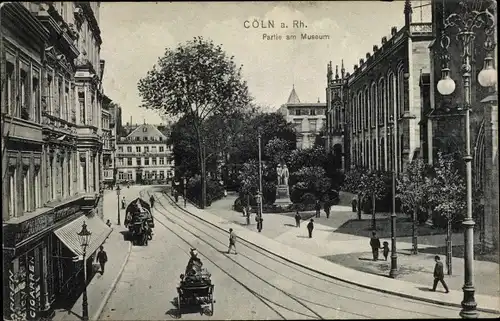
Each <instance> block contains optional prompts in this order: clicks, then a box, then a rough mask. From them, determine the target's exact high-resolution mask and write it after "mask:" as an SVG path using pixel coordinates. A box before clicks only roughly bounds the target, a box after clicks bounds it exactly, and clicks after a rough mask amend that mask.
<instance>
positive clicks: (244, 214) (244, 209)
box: [241, 206, 247, 216]
mask: <svg viewBox="0 0 500 321" xmlns="http://www.w3.org/2000/svg"><path fill="white" fill-rule="evenodd" d="M241 213H242V214H243V216H247V207H246V206H243V207H242V208H241Z"/></svg>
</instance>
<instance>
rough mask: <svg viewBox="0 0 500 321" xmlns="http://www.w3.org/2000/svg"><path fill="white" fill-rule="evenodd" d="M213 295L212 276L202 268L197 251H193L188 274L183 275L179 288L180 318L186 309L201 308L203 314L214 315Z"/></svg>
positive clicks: (178, 305) (178, 304)
mask: <svg viewBox="0 0 500 321" xmlns="http://www.w3.org/2000/svg"><path fill="white" fill-rule="evenodd" d="M213 293H214V285H213V284H212V280H211V274H210V273H209V272H208V271H207V270H206V269H204V268H202V263H201V260H200V259H199V258H198V257H197V253H196V250H194V249H191V259H190V260H189V263H188V266H187V267H186V273H185V274H181V282H180V285H179V286H178V287H177V294H178V297H177V308H178V313H179V316H180V315H182V311H183V309H186V308H200V309H201V313H202V314H203V313H204V314H206V315H210V316H211V315H213V313H214V303H215V300H214V296H213Z"/></svg>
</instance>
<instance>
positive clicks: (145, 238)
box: [143, 235, 148, 246]
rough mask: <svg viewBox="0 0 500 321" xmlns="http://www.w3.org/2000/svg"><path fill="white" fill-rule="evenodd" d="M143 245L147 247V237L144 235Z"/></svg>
mask: <svg viewBox="0 0 500 321" xmlns="http://www.w3.org/2000/svg"><path fill="white" fill-rule="evenodd" d="M143 243H144V245H145V246H148V236H147V235H144V239H143Z"/></svg>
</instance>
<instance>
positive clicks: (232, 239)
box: [227, 228, 238, 254]
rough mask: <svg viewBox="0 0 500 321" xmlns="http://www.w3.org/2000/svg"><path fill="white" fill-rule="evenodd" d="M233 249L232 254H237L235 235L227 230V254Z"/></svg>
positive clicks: (230, 230)
mask: <svg viewBox="0 0 500 321" xmlns="http://www.w3.org/2000/svg"><path fill="white" fill-rule="evenodd" d="M233 247H234V254H238V253H237V252H236V233H235V232H234V231H233V229H232V228H230V229H229V248H228V249H227V254H230V253H231V249H232V248H233Z"/></svg>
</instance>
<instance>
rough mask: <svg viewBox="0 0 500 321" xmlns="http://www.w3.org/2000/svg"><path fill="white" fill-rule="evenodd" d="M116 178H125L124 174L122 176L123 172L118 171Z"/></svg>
mask: <svg viewBox="0 0 500 321" xmlns="http://www.w3.org/2000/svg"><path fill="white" fill-rule="evenodd" d="M118 179H119V180H124V179H125V178H124V176H123V172H121V171H120V172H118Z"/></svg>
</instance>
